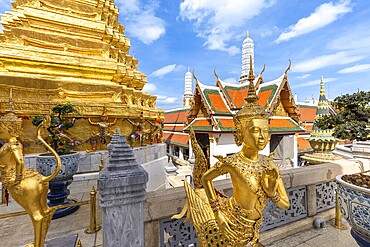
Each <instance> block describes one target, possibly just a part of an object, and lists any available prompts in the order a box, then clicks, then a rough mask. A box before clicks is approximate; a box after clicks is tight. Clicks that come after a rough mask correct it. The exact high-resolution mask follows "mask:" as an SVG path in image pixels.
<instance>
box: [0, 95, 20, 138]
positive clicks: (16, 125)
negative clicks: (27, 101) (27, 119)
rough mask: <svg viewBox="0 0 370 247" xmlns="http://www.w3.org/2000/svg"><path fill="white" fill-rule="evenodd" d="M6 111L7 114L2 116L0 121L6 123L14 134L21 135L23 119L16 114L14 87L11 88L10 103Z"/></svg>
mask: <svg viewBox="0 0 370 247" xmlns="http://www.w3.org/2000/svg"><path fill="white" fill-rule="evenodd" d="M5 112H6V113H5V115H4V116H2V117H0V123H2V124H4V125H5V127H6V128H7V129H8V130H9V131H12V132H13V133H12V135H15V136H19V135H20V132H21V131H22V119H20V118H18V117H17V115H15V110H14V107H13V90H12V89H10V95H9V105H8V107H7V109H6V110H5Z"/></svg>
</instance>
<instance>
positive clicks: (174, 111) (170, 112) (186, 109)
mask: <svg viewBox="0 0 370 247" xmlns="http://www.w3.org/2000/svg"><path fill="white" fill-rule="evenodd" d="M188 110H189V108H184V109H178V110H173V111H171V110H169V111H164V114H172V113H179V112H187V111H188Z"/></svg>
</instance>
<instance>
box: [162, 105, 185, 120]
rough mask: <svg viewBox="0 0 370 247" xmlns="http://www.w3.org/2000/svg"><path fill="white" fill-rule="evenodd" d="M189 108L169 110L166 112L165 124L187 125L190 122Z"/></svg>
mask: <svg viewBox="0 0 370 247" xmlns="http://www.w3.org/2000/svg"><path fill="white" fill-rule="evenodd" d="M188 110H189V108H188V107H183V108H178V109H173V110H168V111H165V112H164V123H165V124H168V123H186V122H187V121H188V118H187V117H188Z"/></svg>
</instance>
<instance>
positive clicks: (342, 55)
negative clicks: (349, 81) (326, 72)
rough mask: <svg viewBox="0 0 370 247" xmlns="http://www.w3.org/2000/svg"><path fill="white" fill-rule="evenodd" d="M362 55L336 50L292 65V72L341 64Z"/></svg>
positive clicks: (355, 60)
mask: <svg viewBox="0 0 370 247" xmlns="http://www.w3.org/2000/svg"><path fill="white" fill-rule="evenodd" d="M362 58H363V56H354V55H350V54H349V53H347V52H343V51H342V52H338V53H334V54H330V55H323V56H318V57H315V58H312V59H309V60H306V61H303V62H300V63H297V64H296V65H293V66H292V72H303V73H304V72H310V71H314V70H317V69H321V68H324V67H328V66H333V65H343V64H349V63H353V62H357V61H359V60H361V59H362Z"/></svg>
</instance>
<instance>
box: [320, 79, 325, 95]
mask: <svg viewBox="0 0 370 247" xmlns="http://www.w3.org/2000/svg"><path fill="white" fill-rule="evenodd" d="M320 95H325V85H324V76H321V80H320Z"/></svg>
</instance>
